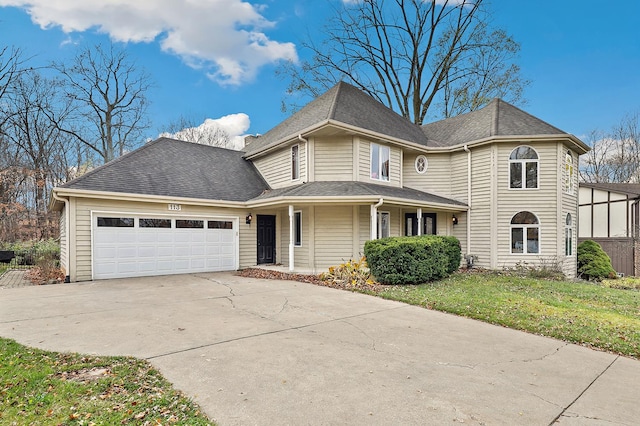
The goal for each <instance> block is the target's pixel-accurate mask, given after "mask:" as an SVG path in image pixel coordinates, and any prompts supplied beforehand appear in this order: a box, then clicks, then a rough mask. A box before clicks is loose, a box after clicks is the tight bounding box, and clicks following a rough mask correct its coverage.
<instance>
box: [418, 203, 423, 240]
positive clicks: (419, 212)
mask: <svg viewBox="0 0 640 426" xmlns="http://www.w3.org/2000/svg"><path fill="white" fill-rule="evenodd" d="M417 216H418V235H422V209H421V208H418V214H417Z"/></svg>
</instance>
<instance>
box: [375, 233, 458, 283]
mask: <svg viewBox="0 0 640 426" xmlns="http://www.w3.org/2000/svg"><path fill="white" fill-rule="evenodd" d="M364 254H365V257H366V258H367V263H368V264H369V269H370V270H371V273H372V274H373V276H374V277H375V278H376V279H377V280H378V281H379V282H381V283H383V284H419V283H425V282H428V281H435V280H439V279H442V278H445V277H447V276H449V275H451V274H452V273H453V272H454V271H456V270H457V269H458V268H459V267H460V259H461V249H460V242H459V241H458V239H457V238H455V237H450V236H441V235H423V236H415V237H390V238H382V239H379V240H371V241H367V242H366V243H365V245H364Z"/></svg>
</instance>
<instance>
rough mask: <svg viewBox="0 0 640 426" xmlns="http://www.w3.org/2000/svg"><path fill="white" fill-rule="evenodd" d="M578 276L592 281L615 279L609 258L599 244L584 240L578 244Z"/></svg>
mask: <svg viewBox="0 0 640 426" xmlns="http://www.w3.org/2000/svg"><path fill="white" fill-rule="evenodd" d="M578 276H580V277H582V278H584V279H587V280H594V281H601V280H602V279H603V278H615V277H616V271H615V270H614V269H613V266H611V258H610V257H609V255H607V253H605V251H604V250H602V247H601V246H600V244H598V243H596V242H595V241H593V240H586V241H583V242H581V243H580V244H578Z"/></svg>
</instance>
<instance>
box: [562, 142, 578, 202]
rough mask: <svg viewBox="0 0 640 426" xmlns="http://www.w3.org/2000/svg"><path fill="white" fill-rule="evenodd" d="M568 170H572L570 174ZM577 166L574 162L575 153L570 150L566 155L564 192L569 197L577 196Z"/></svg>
mask: <svg viewBox="0 0 640 426" xmlns="http://www.w3.org/2000/svg"><path fill="white" fill-rule="evenodd" d="M567 169H569V170H571V172H569V171H568V170H567ZM574 174H575V166H574V161H573V153H572V152H571V151H570V150H567V152H566V153H565V155H564V192H565V193H566V194H569V195H573V194H575V186H576V185H575V180H574V178H573V175H574Z"/></svg>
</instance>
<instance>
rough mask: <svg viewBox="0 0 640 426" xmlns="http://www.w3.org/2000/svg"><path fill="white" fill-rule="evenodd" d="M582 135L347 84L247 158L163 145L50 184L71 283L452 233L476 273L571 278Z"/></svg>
mask: <svg viewBox="0 0 640 426" xmlns="http://www.w3.org/2000/svg"><path fill="white" fill-rule="evenodd" d="M588 149H589V148H588V147H587V146H586V145H585V144H584V143H583V142H582V141H580V140H579V139H578V138H576V137H575V136H573V135H570V134H567V133H565V132H563V131H561V130H559V129H557V128H556V127H553V126H551V125H549V124H547V123H546V122H544V121H542V120H539V119H537V118H536V117H533V116H531V115H530V114H528V113H526V112H524V111H522V110H520V109H518V108H516V107H514V106H512V105H510V104H508V103H506V102H504V101H501V100H499V99H495V100H493V101H492V102H490V103H489V104H488V105H487V106H486V107H484V108H482V109H481V110H478V111H475V112H471V113H468V114H464V115H460V116H458V117H454V118H449V119H445V120H442V121H438V122H434V123H430V124H427V125H424V126H418V125H415V124H413V123H411V122H410V121H408V120H406V119H405V118H403V117H401V116H399V115H398V114H396V113H395V112H393V111H392V110H390V109H388V108H387V107H385V106H384V105H382V104H380V103H378V102H377V101H375V100H374V99H373V98H371V97H370V96H368V95H366V94H364V93H363V92H361V91H359V90H358V89H356V88H355V87H353V86H351V85H349V84H346V83H339V84H337V85H336V86H334V87H333V88H332V89H330V90H329V91H327V92H326V93H325V94H324V95H322V96H320V97H318V98H317V99H315V100H314V101H312V102H311V103H309V104H308V105H307V106H305V107H304V108H303V109H301V110H300V111H298V112H297V113H295V114H294V115H292V116H291V117H289V118H288V119H287V120H285V121H283V122H282V123H280V124H279V125H277V126H276V127H274V128H273V129H271V130H270V131H269V132H267V133H266V134H264V135H261V136H257V137H247V139H246V146H245V148H244V151H242V152H238V151H230V150H226V149H222V148H215V147H209V146H203V145H197V144H192V143H187V142H181V141H175V140H171V139H166V138H161V139H158V140H156V141H154V142H151V143H148V144H146V145H145V146H143V147H142V148H140V149H138V150H136V151H133V152H131V153H129V154H126V155H124V156H122V157H120V158H118V159H116V160H114V161H112V162H110V163H107V164H105V165H104V166H102V167H99V168H97V169H95V170H92V171H91V172H89V173H87V174H85V175H84V176H82V177H80V178H78V179H75V180H73V181H70V182H68V183H66V184H64V185H62V186H60V187H57V188H55V189H54V192H53V195H54V199H55V202H54V207H55V208H56V209H58V210H60V211H61V212H62V215H61V218H60V228H61V251H62V256H61V257H62V265H63V267H64V268H65V270H66V271H67V274H68V275H69V279H70V280H71V281H82V280H91V279H101V278H116V277H130V276H144V275H162V274H175V273H194V272H205V271H220V270H235V269H239V268H246V267H251V266H255V265H258V264H282V265H285V266H288V268H289V270H291V271H304V272H321V271H323V270H325V269H326V268H328V267H329V266H331V265H336V264H339V263H342V262H343V261H345V260H347V259H350V258H357V257H360V256H361V255H362V252H363V246H364V243H365V241H367V240H369V239H375V238H382V237H387V236H398V235H420V234H442V235H453V236H456V237H457V238H458V239H459V240H460V242H461V245H462V252H463V254H465V255H473V258H474V259H475V264H476V265H477V266H482V267H486V268H503V267H509V266H513V265H515V264H516V263H517V262H520V261H525V262H527V263H528V264H537V263H540V262H546V263H547V264H548V263H549V262H558V263H559V264H561V265H562V266H563V268H564V270H565V273H566V274H567V275H568V276H575V270H576V248H575V245H576V240H577V236H576V235H577V234H576V233H577V226H576V220H577V212H578V201H577V187H578V178H577V166H578V164H577V163H578V156H579V155H580V154H583V153H585V152H586V151H587V150H588Z"/></svg>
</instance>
